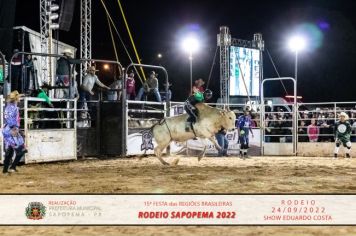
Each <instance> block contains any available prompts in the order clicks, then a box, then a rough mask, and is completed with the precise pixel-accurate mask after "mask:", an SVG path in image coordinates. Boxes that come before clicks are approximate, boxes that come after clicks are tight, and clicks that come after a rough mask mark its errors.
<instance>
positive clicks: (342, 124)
mask: <svg viewBox="0 0 356 236" xmlns="http://www.w3.org/2000/svg"><path fill="white" fill-rule="evenodd" d="M339 117H340V118H339V120H338V121H337V122H336V123H335V126H334V127H335V149H334V158H337V154H338V153H339V148H340V144H342V145H343V146H344V147H345V148H346V151H345V152H346V158H350V151H351V141H350V138H351V130H352V129H351V125H350V123H349V122H348V119H349V116H348V115H347V114H346V113H345V112H341V113H340V115H339Z"/></svg>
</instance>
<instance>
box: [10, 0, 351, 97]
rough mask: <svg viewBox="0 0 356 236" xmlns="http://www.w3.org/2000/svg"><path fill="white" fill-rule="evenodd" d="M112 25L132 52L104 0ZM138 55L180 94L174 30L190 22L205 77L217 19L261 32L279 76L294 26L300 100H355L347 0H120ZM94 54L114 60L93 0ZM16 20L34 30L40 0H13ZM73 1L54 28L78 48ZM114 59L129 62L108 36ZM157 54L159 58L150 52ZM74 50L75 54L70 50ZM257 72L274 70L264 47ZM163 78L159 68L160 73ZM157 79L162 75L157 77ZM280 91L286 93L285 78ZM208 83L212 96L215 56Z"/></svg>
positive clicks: (243, 34)
mask: <svg viewBox="0 0 356 236" xmlns="http://www.w3.org/2000/svg"><path fill="white" fill-rule="evenodd" d="M105 3H106V4H107V6H108V8H109V11H110V13H111V15H112V17H113V18H114V21H115V23H116V25H117V27H118V30H119V32H120V34H121V36H122V38H123V40H124V41H125V44H126V46H127V47H128V48H129V51H130V54H131V56H132V57H133V58H134V53H133V50H132V47H131V44H130V41H129V37H128V34H127V31H126V29H125V27H124V23H123V19H122V17H121V13H120V11H119V7H118V4H117V1H116V0H105ZM121 3H122V5H123V7H124V11H125V14H126V17H127V20H128V23H129V26H130V28H131V31H132V34H133V37H134V40H135V43H136V46H137V49H138V52H139V55H140V57H141V59H142V63H144V64H156V65H158V64H161V65H163V66H164V67H165V68H166V69H167V70H168V74H169V77H170V81H171V82H172V83H173V86H172V90H173V100H182V99H184V98H185V97H186V96H187V95H188V91H189V88H190V86H189V83H190V81H189V80H190V79H189V61H188V56H187V55H186V54H185V53H183V52H182V50H181V47H180V38H181V35H182V34H183V33H184V31H185V30H187V29H194V30H195V31H196V32H197V33H198V34H199V35H200V39H201V43H202V44H203V46H202V48H201V49H200V51H199V52H198V53H197V54H196V55H195V56H194V60H193V78H194V79H197V78H200V77H201V78H203V79H204V80H207V79H208V75H209V71H210V68H211V66H212V61H213V57H214V53H215V50H216V34H217V33H218V31H219V26H221V25H226V26H228V27H229V28H230V32H231V34H232V37H234V38H240V39H247V40H251V39H252V38H253V34H254V33H256V32H260V33H262V34H263V38H264V40H265V46H266V49H267V50H268V51H269V53H270V55H271V56H272V59H273V60H274V62H275V65H276V67H277V69H278V72H279V73H280V75H281V76H294V54H293V53H292V52H291V51H290V50H289V49H288V48H287V46H286V45H287V39H288V37H289V36H290V35H292V34H293V33H294V32H298V33H302V34H303V35H306V36H307V37H308V49H307V50H305V51H303V52H301V53H300V54H299V73H298V94H299V95H302V96H303V101H305V102H314V101H315V102H317V101H354V100H356V99H355V98H356V97H355V91H356V82H355V80H356V76H355V69H356V31H355V25H356V16H355V12H354V11H353V7H352V5H354V4H353V1H342V0H339V1H336V0H320V1H313V0H309V1H302V0H298V1H236V0H235V1H233V0H231V1H225V0H219V1H194V0H189V1H184V0H180V1H172V0H165V1H163V0H148V1H139V0H122V2H121ZM92 4H93V7H92V8H93V12H92V14H93V16H92V20H93V25H92V26H93V28H92V35H93V36H92V44H93V51H92V53H93V58H98V59H112V60H114V59H115V56H114V52H113V47H112V43H111V39H110V34H109V30H108V25H107V21H106V16H105V11H104V9H103V7H102V5H101V2H100V0H92ZM16 9H17V11H16V20H15V25H25V26H27V27H29V28H31V29H34V30H36V31H39V1H38V0H26V1H25V0H17V8H16ZM79 9H80V0H77V1H76V9H75V16H74V19H73V22H72V27H71V31H70V32H64V31H60V33H59V39H60V40H61V41H64V42H65V43H68V44H71V45H74V46H76V47H77V48H78V49H79V42H80V41H79V40H80V38H79V36H80V24H79V16H80V11H79ZM115 40H116V45H117V48H118V51H119V59H120V61H121V64H122V65H123V66H127V65H128V64H129V59H128V57H127V56H126V54H125V52H124V50H123V48H122V45H121V44H120V42H119V40H118V38H117V37H116V36H115ZM157 53H161V54H162V55H163V58H161V59H157V56H156V55H157ZM77 56H79V54H77ZM263 60H264V78H271V77H277V74H276V73H275V70H274V68H273V66H272V63H271V61H270V59H269V56H268V54H267V51H265V53H264V58H263ZM99 69H100V68H99ZM160 79H161V80H162V79H163V74H161V75H160V76H159V80H160ZM162 83H163V82H161V84H162ZM286 87H287V92H288V93H292V89H291V86H290V85H289V84H288V83H287V84H286ZM209 88H210V89H212V90H213V91H214V95H215V96H214V97H215V98H217V97H218V96H219V61H218V57H217V60H216V64H215V69H214V71H213V74H212V78H211V81H210V85H209ZM267 89H268V91H267V95H269V96H284V95H285V92H284V89H283V88H282V86H281V84H280V83H275V84H271V85H270V86H268V87H267Z"/></svg>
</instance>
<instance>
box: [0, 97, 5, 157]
mask: <svg viewBox="0 0 356 236" xmlns="http://www.w3.org/2000/svg"><path fill="white" fill-rule="evenodd" d="M4 107H5V98H4V96H2V95H0V127H1V131H2V127H4V115H3V114H4ZM0 142H1V144H3V143H4V139H3V135H2V134H0ZM4 154H5V152H4V145H1V146H0V160H1V163H3V161H4Z"/></svg>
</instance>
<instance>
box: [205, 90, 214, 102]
mask: <svg viewBox="0 0 356 236" xmlns="http://www.w3.org/2000/svg"><path fill="white" fill-rule="evenodd" d="M212 97H213V92H212V91H211V90H210V89H206V90H205V91H204V98H205V100H209V99H210V98H212Z"/></svg>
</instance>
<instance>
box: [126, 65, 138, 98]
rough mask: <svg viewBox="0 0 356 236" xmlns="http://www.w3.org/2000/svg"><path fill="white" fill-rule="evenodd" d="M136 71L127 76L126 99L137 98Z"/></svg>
mask: <svg viewBox="0 0 356 236" xmlns="http://www.w3.org/2000/svg"><path fill="white" fill-rule="evenodd" d="M135 83H136V81H135V73H134V72H133V71H131V72H130V74H129V75H128V76H127V78H126V99H127V100H131V99H135V98H136V85H135Z"/></svg>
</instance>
